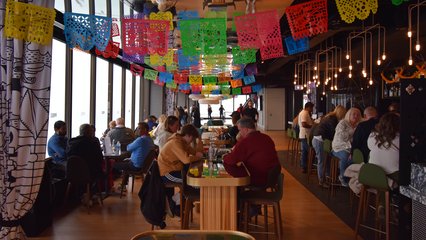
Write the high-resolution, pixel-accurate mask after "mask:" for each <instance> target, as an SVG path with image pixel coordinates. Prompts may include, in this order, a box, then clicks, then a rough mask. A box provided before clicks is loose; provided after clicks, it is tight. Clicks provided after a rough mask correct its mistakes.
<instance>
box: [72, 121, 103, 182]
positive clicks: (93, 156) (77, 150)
mask: <svg viewBox="0 0 426 240" xmlns="http://www.w3.org/2000/svg"><path fill="white" fill-rule="evenodd" d="M67 156H80V157H81V158H83V159H84V160H85V161H86V162H87V164H88V167H89V171H90V177H91V179H92V180H96V179H99V178H101V177H102V176H103V171H102V161H103V155H102V150H101V146H100V144H99V141H98V140H97V138H95V133H94V129H93V127H92V126H91V125H89V124H82V125H81V126H80V135H79V136H78V137H75V138H72V139H71V140H70V142H69V148H68V151H67Z"/></svg>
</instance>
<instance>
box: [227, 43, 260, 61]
mask: <svg viewBox="0 0 426 240" xmlns="http://www.w3.org/2000/svg"><path fill="white" fill-rule="evenodd" d="M256 52H257V50H256V49H252V48H247V49H244V50H241V49H240V47H238V46H235V47H232V63H233V64H247V63H253V62H256Z"/></svg>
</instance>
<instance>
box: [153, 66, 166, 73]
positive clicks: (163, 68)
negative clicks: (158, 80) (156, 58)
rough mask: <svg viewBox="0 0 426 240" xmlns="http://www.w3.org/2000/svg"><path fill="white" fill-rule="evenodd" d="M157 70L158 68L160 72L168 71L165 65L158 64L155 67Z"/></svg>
mask: <svg viewBox="0 0 426 240" xmlns="http://www.w3.org/2000/svg"><path fill="white" fill-rule="evenodd" d="M153 68H154V69H155V70H157V71H158V72H165V71H166V67H165V66H156V67H153Z"/></svg>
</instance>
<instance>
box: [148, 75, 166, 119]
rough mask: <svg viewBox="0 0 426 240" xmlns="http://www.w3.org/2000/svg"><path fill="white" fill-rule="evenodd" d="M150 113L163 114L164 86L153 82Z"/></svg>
mask: <svg viewBox="0 0 426 240" xmlns="http://www.w3.org/2000/svg"><path fill="white" fill-rule="evenodd" d="M150 98H151V99H150V103H151V105H150V113H149V114H150V115H154V116H156V117H158V116H160V115H161V114H163V87H160V86H158V85H157V84H154V83H151V95H150Z"/></svg>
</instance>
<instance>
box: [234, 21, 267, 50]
mask: <svg viewBox="0 0 426 240" xmlns="http://www.w3.org/2000/svg"><path fill="white" fill-rule="evenodd" d="M256 19H257V14H247V15H244V16H238V17H235V27H236V29H237V36H238V46H240V48H241V49H246V48H260V47H261V45H262V44H261V42H260V39H259V36H258V32H257V31H258V29H257V27H256V26H257V21H256Z"/></svg>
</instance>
